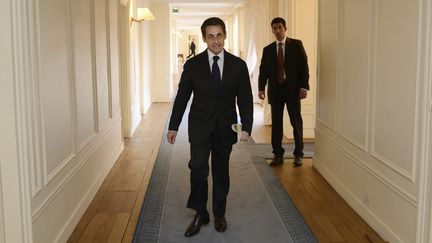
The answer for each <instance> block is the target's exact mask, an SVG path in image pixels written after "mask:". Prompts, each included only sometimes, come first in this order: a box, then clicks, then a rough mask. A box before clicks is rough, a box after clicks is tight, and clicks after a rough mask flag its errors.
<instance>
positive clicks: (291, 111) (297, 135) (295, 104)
mask: <svg viewBox="0 0 432 243" xmlns="http://www.w3.org/2000/svg"><path fill="white" fill-rule="evenodd" d="M286 105H287V109H288V115H289V118H290V122H291V126H292V128H293V135H294V141H295V149H294V152H293V154H294V156H295V157H303V119H302V116H301V102H300V99H298V98H293V99H289V100H288V101H287V102H286Z"/></svg>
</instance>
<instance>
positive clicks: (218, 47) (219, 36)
mask: <svg viewBox="0 0 432 243" xmlns="http://www.w3.org/2000/svg"><path fill="white" fill-rule="evenodd" d="M205 33H206V34H205V36H203V41H204V42H205V43H207V48H208V49H209V50H210V51H211V52H213V53H214V54H219V53H220V52H221V51H222V50H223V47H224V44H225V39H226V35H225V34H224V33H223V30H222V27H221V26H220V25H210V26H207V27H206V29H205Z"/></svg>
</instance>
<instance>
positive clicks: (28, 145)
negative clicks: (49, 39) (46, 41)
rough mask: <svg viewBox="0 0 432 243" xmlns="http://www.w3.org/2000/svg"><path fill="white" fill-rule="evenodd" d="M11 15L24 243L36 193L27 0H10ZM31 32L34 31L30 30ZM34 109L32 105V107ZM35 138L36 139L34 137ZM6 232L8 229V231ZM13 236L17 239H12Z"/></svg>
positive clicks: (28, 236)
mask: <svg viewBox="0 0 432 243" xmlns="http://www.w3.org/2000/svg"><path fill="white" fill-rule="evenodd" d="M10 5H11V16H12V19H11V20H12V26H11V28H12V49H13V50H12V55H13V69H14V70H13V73H14V80H13V81H14V98H15V100H14V103H15V116H16V117H15V118H16V129H17V130H16V134H17V150H18V158H17V162H18V165H17V168H18V169H17V172H18V175H17V176H18V182H19V185H18V188H19V192H18V194H19V201H18V202H17V203H18V204H19V205H20V206H19V212H17V213H19V214H18V215H16V217H18V220H17V224H18V226H19V227H20V229H19V230H18V231H19V232H20V233H21V240H22V242H30V243H31V242H33V232H32V224H31V194H32V191H33V190H35V189H34V188H32V187H31V184H32V183H31V181H30V178H31V177H30V173H29V172H30V169H31V168H30V162H31V161H32V159H33V155H34V154H31V153H30V152H31V151H32V150H33V148H32V141H31V139H29V135H30V134H32V123H31V119H30V118H32V114H31V113H29V112H30V111H31V110H29V109H28V106H27V104H29V97H28V96H27V94H28V86H27V80H29V78H30V77H32V73H31V72H30V70H31V69H30V68H31V66H30V63H31V62H30V61H29V59H28V57H29V55H30V53H31V52H29V49H30V48H29V46H30V43H29V42H30V36H31V35H30V34H29V23H30V20H29V16H28V15H27V10H28V9H29V8H30V7H31V6H29V5H28V2H27V1H25V0H10ZM30 29H31V28H30ZM30 107H31V106H30ZM31 138H33V137H31ZM6 230H7V229H6ZM12 237H14V236H12Z"/></svg>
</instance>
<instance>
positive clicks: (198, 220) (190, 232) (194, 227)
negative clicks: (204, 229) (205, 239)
mask: <svg viewBox="0 0 432 243" xmlns="http://www.w3.org/2000/svg"><path fill="white" fill-rule="evenodd" d="M209 222H210V218H209V215H208V214H207V215H204V216H202V215H199V214H195V217H194V219H193V220H192V222H191V223H190V225H189V226H188V228H187V229H186V232H185V236H186V237H191V236H194V235H196V234H198V232H199V231H200V229H201V226H202V225H206V224H208V223H209Z"/></svg>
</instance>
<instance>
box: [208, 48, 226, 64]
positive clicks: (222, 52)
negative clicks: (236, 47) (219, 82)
mask: <svg viewBox="0 0 432 243" xmlns="http://www.w3.org/2000/svg"><path fill="white" fill-rule="evenodd" d="M207 54H208V57H209V60H213V57H214V56H216V55H215V54H214V53H213V52H211V51H210V50H209V49H207ZM217 56H219V59H220V60H221V61H222V63H223V61H224V57H225V49H222V51H221V52H220V53H219V54H217Z"/></svg>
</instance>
